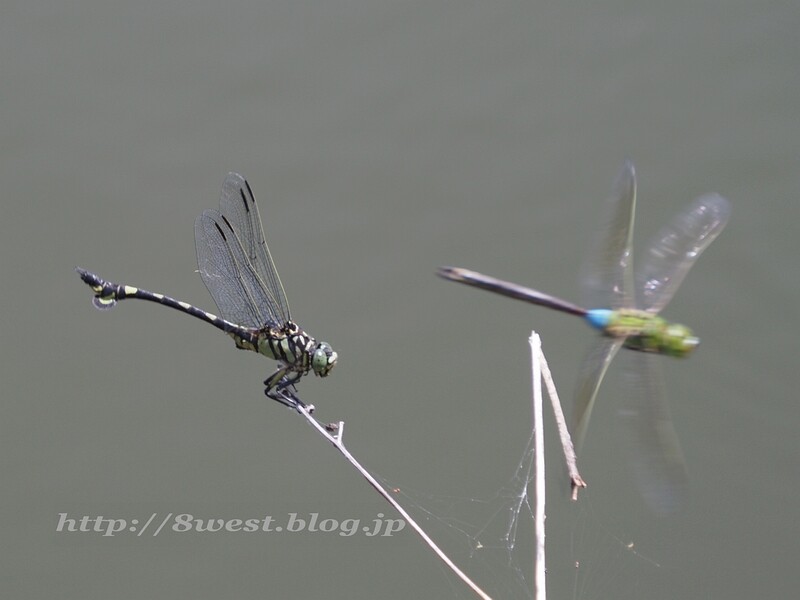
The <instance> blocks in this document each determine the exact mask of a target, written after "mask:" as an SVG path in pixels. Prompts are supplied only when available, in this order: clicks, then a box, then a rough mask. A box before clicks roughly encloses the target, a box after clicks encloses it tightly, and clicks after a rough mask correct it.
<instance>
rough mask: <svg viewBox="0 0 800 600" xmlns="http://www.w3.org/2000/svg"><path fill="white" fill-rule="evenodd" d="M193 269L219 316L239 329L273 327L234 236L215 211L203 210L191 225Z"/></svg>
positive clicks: (264, 303) (223, 219) (263, 295)
mask: <svg viewBox="0 0 800 600" xmlns="http://www.w3.org/2000/svg"><path fill="white" fill-rule="evenodd" d="M194 238H195V244H196V247H197V268H198V270H199V271H200V276H201V277H202V278H203V282H204V283H205V284H206V287H207V288H208V291H209V293H210V294H211V296H212V297H213V298H214V302H215V303H216V305H217V308H218V309H219V312H220V315H221V316H222V317H223V318H225V319H227V320H228V321H232V322H234V323H236V324H237V325H241V326H242V327H251V328H254V329H260V328H261V327H263V326H264V325H266V324H268V323H269V324H276V323H275V322H273V321H274V320H272V319H271V316H270V314H269V312H268V309H267V304H268V301H269V300H268V298H267V297H266V296H265V294H264V291H263V289H262V288H261V286H260V285H259V284H258V282H257V281H255V280H254V278H253V277H252V275H251V272H250V270H249V269H248V266H247V264H246V262H247V261H246V256H245V254H244V250H243V249H242V246H241V244H240V243H239V241H238V239H237V237H236V234H235V232H234V231H233V229H232V228H231V226H230V224H229V223H228V222H227V221H226V220H225V217H224V216H222V215H221V214H220V212H219V211H217V210H214V209H210V210H206V211H204V212H203V214H201V215H200V216H199V217H197V220H196V221H195V225H194Z"/></svg>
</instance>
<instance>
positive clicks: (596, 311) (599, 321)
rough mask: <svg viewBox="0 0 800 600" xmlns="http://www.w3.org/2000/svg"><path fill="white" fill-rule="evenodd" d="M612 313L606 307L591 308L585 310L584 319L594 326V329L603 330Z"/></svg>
mask: <svg viewBox="0 0 800 600" xmlns="http://www.w3.org/2000/svg"><path fill="white" fill-rule="evenodd" d="M613 313H614V311H613V310H609V309H607V308H593V309H592V310H587V311H586V316H585V318H586V320H587V321H588V323H589V325H591V326H592V327H594V328H595V329H599V330H601V331H604V330H605V328H606V327H608V325H609V323H610V322H611V315H612V314H613Z"/></svg>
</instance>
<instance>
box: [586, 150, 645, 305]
mask: <svg viewBox="0 0 800 600" xmlns="http://www.w3.org/2000/svg"><path fill="white" fill-rule="evenodd" d="M608 204H609V206H608V208H607V214H606V222H605V223H604V226H603V227H601V228H600V229H599V237H598V238H597V241H596V242H595V245H594V248H593V251H592V253H591V254H590V255H589V258H588V260H587V261H586V262H585V263H584V265H583V269H582V271H581V295H582V298H581V301H582V303H583V306H584V308H588V309H593V308H610V309H619V308H634V303H635V301H636V298H635V294H634V291H633V270H632V269H633V264H632V260H633V256H632V242H633V219H634V216H635V212H636V170H635V169H634V166H633V163H632V162H630V161H627V162H626V163H625V164H624V165H623V166H622V170H621V171H620V173H619V175H618V176H617V180H616V182H615V184H614V191H613V194H612V196H611V198H610V199H609V202H608Z"/></svg>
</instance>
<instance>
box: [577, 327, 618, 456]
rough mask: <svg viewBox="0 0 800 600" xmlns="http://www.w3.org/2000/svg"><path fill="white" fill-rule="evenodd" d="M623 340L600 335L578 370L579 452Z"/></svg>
mask: <svg viewBox="0 0 800 600" xmlns="http://www.w3.org/2000/svg"><path fill="white" fill-rule="evenodd" d="M622 342H623V340H621V339H615V338H609V337H598V338H597V339H596V341H595V342H594V343H593V344H592V345H591V346H590V347H589V350H588V352H587V353H586V356H585V357H584V359H583V363H582V364H581V368H580V371H579V372H578V383H577V387H576V389H575V402H574V404H573V412H574V422H575V433H574V436H573V437H574V440H575V452H576V453H577V452H579V451H580V448H581V446H583V440H584V438H585V437H586V430H587V429H588V428H589V419H590V418H591V416H592V409H593V408H594V401H595V399H596V398H597V392H598V391H599V390H600V384H601V383H602V382H603V377H605V374H606V371H607V370H608V365H610V364H611V360H612V359H613V358H614V356H615V355H616V354H617V352H618V351H619V349H620V348H621V347H622Z"/></svg>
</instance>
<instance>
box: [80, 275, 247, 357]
mask: <svg viewBox="0 0 800 600" xmlns="http://www.w3.org/2000/svg"><path fill="white" fill-rule="evenodd" d="M75 270H76V271H77V272H78V274H79V275H80V277H81V279H82V280H83V282H84V283H85V284H86V285H88V286H89V287H90V288H92V291H93V292H94V298H92V304H94V306H95V308H98V309H100V310H108V309H111V308H114V306H116V305H117V302H120V301H121V300H125V299H126V298H138V299H139V300H147V301H148V302H157V303H158V304H163V305H164V306H169V307H170V308H174V309H175V310H179V311H181V312H182V313H186V314H187V315H191V316H193V317H195V318H197V319H200V320H201V321H205V322H206V323H209V324H211V325H213V326H214V327H216V328H217V329H221V330H222V331H224V332H225V333H227V334H228V335H231V336H233V337H234V339H236V340H237V341H236V345H237V346H239V347H240V348H242V347H247V345H249V346H253V344H255V342H256V337H255V336H254V333H253V332H252V331H251V330H248V329H246V328H244V327H239V326H238V325H237V324H236V323H231V322H230V321H226V320H225V319H222V318H220V317H218V316H217V315H215V314H213V313H210V312H206V311H204V310H202V309H200V308H197V307H196V306H192V305H191V304H189V303H187V302H181V301H180V300H176V299H175V298H171V297H170V296H166V295H164V294H159V293H156V292H150V291H148V290H143V289H141V288H138V287H135V286H132V285H120V284H117V283H112V282H110V281H106V280H105V279H103V278H102V277H98V276H97V275H95V274H94V273H91V272H90V271H87V270H86V269H81V268H80V267H78V268H76V269H75ZM240 344H241V345H240Z"/></svg>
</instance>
